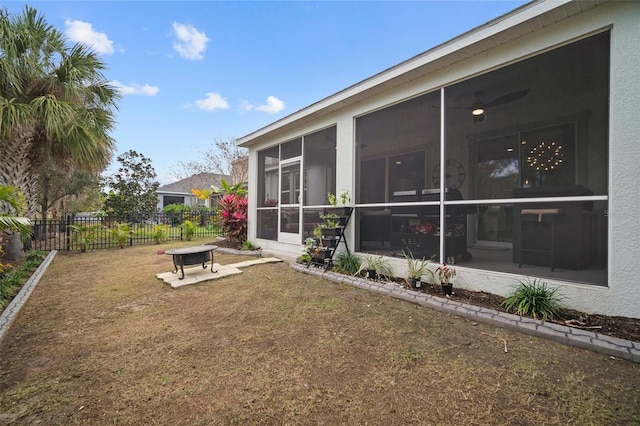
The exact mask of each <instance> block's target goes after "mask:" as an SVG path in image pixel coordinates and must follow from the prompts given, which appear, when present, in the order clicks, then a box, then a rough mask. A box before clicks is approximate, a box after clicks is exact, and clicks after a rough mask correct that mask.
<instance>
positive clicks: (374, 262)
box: [354, 255, 393, 280]
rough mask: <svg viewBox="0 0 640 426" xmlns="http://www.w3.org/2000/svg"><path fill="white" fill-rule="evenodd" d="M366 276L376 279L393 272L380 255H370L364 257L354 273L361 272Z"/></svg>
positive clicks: (358, 273)
mask: <svg viewBox="0 0 640 426" xmlns="http://www.w3.org/2000/svg"><path fill="white" fill-rule="evenodd" d="M363 273H364V275H365V277H366V278H368V279H372V280H377V279H378V278H381V277H390V276H391V275H392V274H393V273H392V271H391V267H390V266H389V264H388V263H387V261H386V260H384V258H383V257H382V256H370V255H367V256H365V257H364V261H363V262H362V263H361V264H360V268H358V271H357V272H356V273H355V274H354V275H360V274H363Z"/></svg>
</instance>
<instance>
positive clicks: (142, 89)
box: [111, 80, 160, 96]
mask: <svg viewBox="0 0 640 426" xmlns="http://www.w3.org/2000/svg"><path fill="white" fill-rule="evenodd" d="M111 85H112V86H113V87H115V88H116V90H118V91H119V92H120V93H122V94H123V95H144V96H154V95H155V94H156V93H158V92H159V91H160V89H159V88H158V87H157V86H151V85H149V84H144V85H140V84H137V83H132V84H130V85H125V84H122V83H120V82H119V81H118V80H113V81H112V82H111Z"/></svg>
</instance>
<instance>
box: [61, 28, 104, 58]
mask: <svg viewBox="0 0 640 426" xmlns="http://www.w3.org/2000/svg"><path fill="white" fill-rule="evenodd" d="M64 24H65V25H66V26H67V29H66V30H65V34H66V35H67V37H69V39H70V40H72V41H75V42H80V43H83V44H86V45H87V46H91V47H92V48H93V49H94V50H95V51H96V52H98V53H102V54H111V53H113V51H114V49H113V41H111V40H109V37H107V35H106V34H105V33H101V32H98V31H95V30H94V29H93V27H92V26H91V24H90V23H88V22H82V21H70V20H68V19H67V20H66V21H65V22H64Z"/></svg>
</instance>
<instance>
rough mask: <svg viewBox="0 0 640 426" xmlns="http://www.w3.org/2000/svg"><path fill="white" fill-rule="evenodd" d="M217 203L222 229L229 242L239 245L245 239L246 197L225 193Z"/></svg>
mask: <svg viewBox="0 0 640 426" xmlns="http://www.w3.org/2000/svg"><path fill="white" fill-rule="evenodd" d="M218 204H219V205H220V221H221V223H220V225H221V226H222V230H223V231H224V233H225V235H226V236H227V238H229V240H230V241H231V242H233V243H235V244H238V245H241V244H242V243H243V242H244V241H245V240H246V239H247V207H248V204H247V197H245V196H241V195H236V194H227V195H225V196H223V197H222V198H221V199H220V200H219V201H218Z"/></svg>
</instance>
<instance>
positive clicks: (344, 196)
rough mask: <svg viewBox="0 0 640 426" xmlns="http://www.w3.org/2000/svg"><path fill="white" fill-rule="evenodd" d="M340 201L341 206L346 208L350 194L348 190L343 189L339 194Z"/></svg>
mask: <svg viewBox="0 0 640 426" xmlns="http://www.w3.org/2000/svg"><path fill="white" fill-rule="evenodd" d="M340 201H341V202H342V205H343V206H346V205H347V203H349V202H350V201H351V192H350V191H349V190H348V189H345V190H343V191H342V192H341V193H340Z"/></svg>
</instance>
